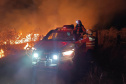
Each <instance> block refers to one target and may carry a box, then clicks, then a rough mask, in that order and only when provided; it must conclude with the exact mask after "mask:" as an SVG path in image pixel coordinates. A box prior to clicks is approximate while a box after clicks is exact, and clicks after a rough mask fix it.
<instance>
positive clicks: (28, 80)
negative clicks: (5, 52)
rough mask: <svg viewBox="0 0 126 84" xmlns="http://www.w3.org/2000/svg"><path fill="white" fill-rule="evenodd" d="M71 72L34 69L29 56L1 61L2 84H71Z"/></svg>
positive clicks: (18, 54)
mask: <svg viewBox="0 0 126 84" xmlns="http://www.w3.org/2000/svg"><path fill="white" fill-rule="evenodd" d="M73 75H74V74H73V73H72V72H71V71H65V72H62V73H59V72H58V71H57V70H43V69H40V68H32V67H31V61H30V58H29V57H28V56H25V55H22V54H20V53H17V54H16V55H10V56H8V57H5V58H3V59H0V84H71V83H73V81H74V76H73Z"/></svg>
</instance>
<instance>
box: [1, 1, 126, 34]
mask: <svg viewBox="0 0 126 84" xmlns="http://www.w3.org/2000/svg"><path fill="white" fill-rule="evenodd" d="M125 4H126V0H1V1H0V30H5V29H11V28H14V29H16V30H17V31H19V32H23V33H24V34H26V33H28V32H31V31H39V33H42V34H46V33H47V32H48V31H49V30H50V29H55V28H56V27H60V26H63V25H64V24H75V21H76V20H77V19H80V20H81V21H82V23H83V25H84V26H85V28H86V29H91V28H94V27H98V28H110V27H111V26H114V27H116V28H117V29H120V28H122V27H125V22H126V6H125Z"/></svg>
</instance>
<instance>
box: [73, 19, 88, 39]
mask: <svg viewBox="0 0 126 84" xmlns="http://www.w3.org/2000/svg"><path fill="white" fill-rule="evenodd" d="M76 23H77V25H76V27H75V28H74V32H73V33H74V34H76V35H77V36H78V37H83V35H84V34H86V29H85V28H84V26H83V25H82V22H81V21H80V20H77V21H76Z"/></svg>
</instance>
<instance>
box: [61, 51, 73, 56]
mask: <svg viewBox="0 0 126 84" xmlns="http://www.w3.org/2000/svg"><path fill="white" fill-rule="evenodd" d="M73 52H74V50H69V51H65V52H62V54H63V56H71V55H72V54H73Z"/></svg>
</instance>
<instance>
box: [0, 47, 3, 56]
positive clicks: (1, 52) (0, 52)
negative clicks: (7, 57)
mask: <svg viewBox="0 0 126 84" xmlns="http://www.w3.org/2000/svg"><path fill="white" fill-rule="evenodd" d="M3 57H4V50H3V49H1V50H0V58H3Z"/></svg>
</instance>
